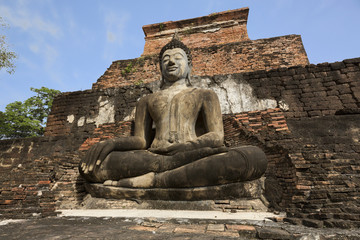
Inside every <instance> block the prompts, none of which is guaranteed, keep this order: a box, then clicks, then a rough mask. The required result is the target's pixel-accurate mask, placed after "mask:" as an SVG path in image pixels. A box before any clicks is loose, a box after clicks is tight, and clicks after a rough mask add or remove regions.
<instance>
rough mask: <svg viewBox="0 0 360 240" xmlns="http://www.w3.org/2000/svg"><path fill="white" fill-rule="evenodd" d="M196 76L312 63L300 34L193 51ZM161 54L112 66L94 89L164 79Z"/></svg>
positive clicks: (117, 62)
mask: <svg viewBox="0 0 360 240" xmlns="http://www.w3.org/2000/svg"><path fill="white" fill-rule="evenodd" d="M191 53H192V57H193V75H197V76H213V75H219V74H232V73H244V72H252V71H257V70H270V69H277V68H282V67H291V66H297V65H300V66H305V65H307V64H309V61H308V59H307V55H306V52H305V49H304V46H303V44H302V41H301V37H300V36H299V35H288V36H282V37H275V38H268V39H259V40H255V41H243V42H235V43H227V44H220V45H213V46H211V47H202V48H194V49H191ZM158 59H159V58H158V54H155V55H148V56H144V57H140V58H136V59H129V60H119V61H115V62H113V63H112V64H111V66H110V67H109V68H108V69H107V70H106V71H105V73H104V74H103V75H102V76H101V77H100V78H99V79H98V80H97V82H96V83H94V84H93V89H106V88H112V87H122V86H128V85H133V84H135V85H140V84H142V83H149V82H153V81H156V80H159V79H160V77H161V76H160V66H159V60H158Z"/></svg>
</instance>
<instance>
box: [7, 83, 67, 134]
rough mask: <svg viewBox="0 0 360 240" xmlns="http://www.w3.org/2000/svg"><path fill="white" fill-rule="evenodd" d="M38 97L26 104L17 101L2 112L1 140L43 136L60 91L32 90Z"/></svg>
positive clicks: (33, 97)
mask: <svg viewBox="0 0 360 240" xmlns="http://www.w3.org/2000/svg"><path fill="white" fill-rule="evenodd" d="M30 90H31V91H33V92H35V93H36V95H35V96H32V97H30V98H28V99H26V100H25V101H24V102H20V101H15V102H12V103H9V104H8V105H7V106H6V109H5V112H1V111H0V138H24V137H35V136H41V135H43V133H44V127H45V124H46V120H47V116H48V115H49V113H50V110H51V106H52V103H53V99H54V97H55V96H56V95H57V94H59V93H60V91H58V90H54V89H49V88H46V87H42V88H40V89H36V88H30Z"/></svg>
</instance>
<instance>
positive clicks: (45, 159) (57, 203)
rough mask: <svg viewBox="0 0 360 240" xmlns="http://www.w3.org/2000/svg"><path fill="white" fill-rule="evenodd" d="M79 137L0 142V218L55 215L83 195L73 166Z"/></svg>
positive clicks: (74, 165) (74, 203) (77, 157)
mask: <svg viewBox="0 0 360 240" xmlns="http://www.w3.org/2000/svg"><path fill="white" fill-rule="evenodd" d="M84 140H85V139H82V138H81V137H76V136H72V137H40V138H27V139H16V140H2V141H0V182H1V184H0V218H26V217H37V216H42V217H45V216H53V215H56V212H55V210H56V209H57V208H59V207H66V206H67V205H71V206H74V205H76V203H79V202H80V201H82V198H83V197H84V195H85V188H84V187H83V180H82V179H81V178H80V177H79V174H78V170H77V166H78V162H79V154H78V153H77V149H78V148H79V146H80V145H79V143H82V142H83V141H84Z"/></svg>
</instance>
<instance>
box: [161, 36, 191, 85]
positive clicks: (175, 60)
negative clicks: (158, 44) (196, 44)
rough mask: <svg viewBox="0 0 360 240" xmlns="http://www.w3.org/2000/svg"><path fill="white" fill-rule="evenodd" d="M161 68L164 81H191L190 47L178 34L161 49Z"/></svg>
mask: <svg viewBox="0 0 360 240" xmlns="http://www.w3.org/2000/svg"><path fill="white" fill-rule="evenodd" d="M159 60H160V69H161V74H162V79H163V83H165V82H176V81H178V80H180V79H186V80H187V82H188V83H189V79H190V72H191V67H192V59H191V54H190V50H189V48H187V47H186V46H185V44H183V43H182V42H181V41H180V40H178V39H177V37H176V35H175V36H174V37H173V39H172V40H171V41H170V42H169V43H168V44H166V45H165V46H164V47H163V48H162V49H161V51H160V55H159Z"/></svg>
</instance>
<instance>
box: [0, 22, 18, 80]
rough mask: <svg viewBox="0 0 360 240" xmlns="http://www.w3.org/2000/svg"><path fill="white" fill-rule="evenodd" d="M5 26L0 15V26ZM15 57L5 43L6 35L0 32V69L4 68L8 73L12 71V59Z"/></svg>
mask: <svg viewBox="0 0 360 240" xmlns="http://www.w3.org/2000/svg"><path fill="white" fill-rule="evenodd" d="M5 27H7V25H6V24H5V23H4V21H3V19H2V17H0V28H1V29H4V28H5ZM16 57H17V55H16V53H15V52H12V51H10V50H9V46H8V44H7V43H6V36H5V35H2V34H0V70H1V69H6V71H7V72H8V73H9V74H11V73H14V71H15V65H14V60H15V59H16Z"/></svg>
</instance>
